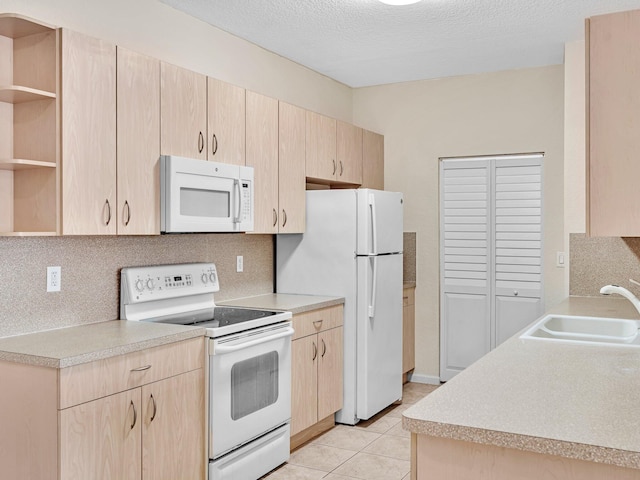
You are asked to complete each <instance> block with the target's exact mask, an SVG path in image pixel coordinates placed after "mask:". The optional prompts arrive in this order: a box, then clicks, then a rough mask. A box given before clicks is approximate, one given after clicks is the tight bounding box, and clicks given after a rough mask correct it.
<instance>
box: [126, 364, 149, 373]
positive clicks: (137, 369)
mask: <svg viewBox="0 0 640 480" xmlns="http://www.w3.org/2000/svg"><path fill="white" fill-rule="evenodd" d="M150 368H151V365H145V366H144V367H137V368H132V369H131V371H132V372H142V371H144V370H149V369H150Z"/></svg>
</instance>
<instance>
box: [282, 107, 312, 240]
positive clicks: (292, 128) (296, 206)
mask: <svg viewBox="0 0 640 480" xmlns="http://www.w3.org/2000/svg"><path fill="white" fill-rule="evenodd" d="M279 109H280V111H279V117H280V118H279V124H278V128H279V135H278V139H279V156H278V192H279V194H278V205H279V212H280V213H279V221H278V233H304V229H305V223H306V222H305V204H306V196H305V158H304V152H305V116H306V113H305V111H304V110H303V109H302V108H299V107H295V106H293V105H289V104H288V103H284V102H280V105H279Z"/></svg>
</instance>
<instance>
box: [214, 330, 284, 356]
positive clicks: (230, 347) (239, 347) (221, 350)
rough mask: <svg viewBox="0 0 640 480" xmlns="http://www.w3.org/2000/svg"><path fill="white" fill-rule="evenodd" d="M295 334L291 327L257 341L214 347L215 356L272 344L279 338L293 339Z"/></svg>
mask: <svg viewBox="0 0 640 480" xmlns="http://www.w3.org/2000/svg"><path fill="white" fill-rule="evenodd" d="M293 333H294V330H293V328H291V327H289V328H287V329H286V330H285V331H283V332H280V333H276V334H274V335H269V336H268V337H263V338H258V339H256V340H250V341H248V342H244V343H240V344H238V345H216V346H215V347H213V354H214V355H217V354H223V353H231V352H237V351H238V350H242V349H243V348H249V347H254V346H256V345H260V344H262V343H267V342H272V341H273V340H278V339H279V338H285V337H291V336H292V335H293Z"/></svg>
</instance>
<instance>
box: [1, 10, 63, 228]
mask: <svg viewBox="0 0 640 480" xmlns="http://www.w3.org/2000/svg"><path fill="white" fill-rule="evenodd" d="M58 92H59V33H58V31H57V29H56V28H54V27H52V26H49V25H46V24H43V23H41V22H38V21H36V20H32V19H29V18H27V17H23V16H21V15H16V14H0V235H5V236H7V235H8V236H31V235H56V234H57V233H58V232H59V230H60V229H59V220H58V219H59V215H58V211H59V200H58V199H59V192H58V185H59V181H58V176H59V164H60V158H59V157H60V145H59V142H60V140H59V139H60V135H59V131H58V121H57V120H58V117H59V108H60V105H59V99H58Z"/></svg>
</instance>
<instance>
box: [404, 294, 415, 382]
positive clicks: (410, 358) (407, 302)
mask: <svg viewBox="0 0 640 480" xmlns="http://www.w3.org/2000/svg"><path fill="white" fill-rule="evenodd" d="M413 299H414V295H413V289H405V290H404V295H403V297H402V300H403V302H402V305H403V306H402V373H407V372H408V371H410V370H413V369H414V368H415V366H416V359H415V356H416V355H415V352H416V345H415V338H416V311H415V309H416V307H415V305H414V301H413Z"/></svg>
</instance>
